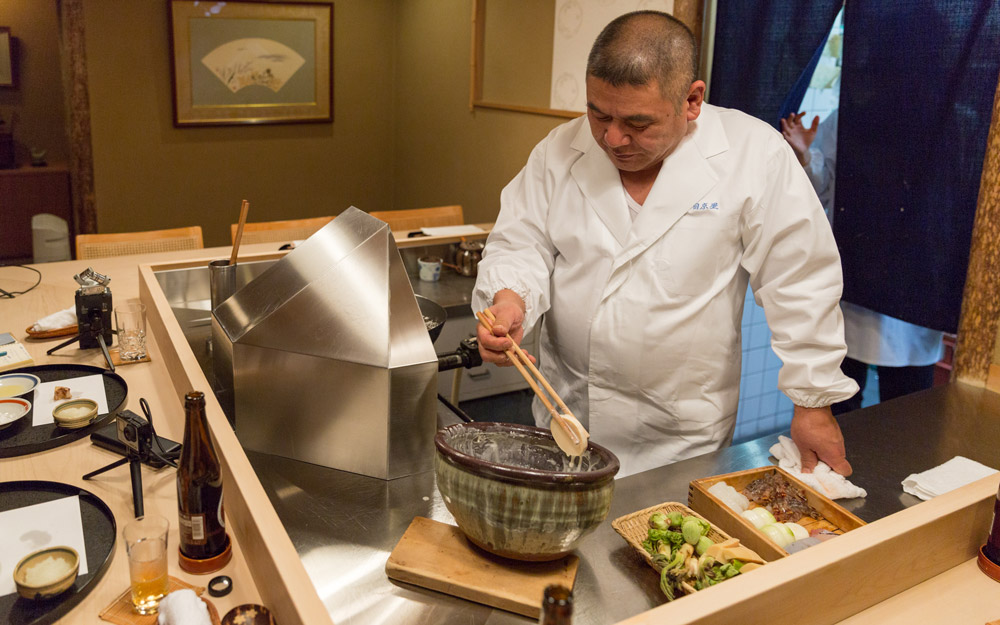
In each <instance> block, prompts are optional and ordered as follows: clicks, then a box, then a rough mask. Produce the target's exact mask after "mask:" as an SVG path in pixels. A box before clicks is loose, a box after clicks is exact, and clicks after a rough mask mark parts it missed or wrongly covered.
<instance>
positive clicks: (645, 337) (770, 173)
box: [473, 11, 857, 475]
mask: <svg viewBox="0 0 1000 625" xmlns="http://www.w3.org/2000/svg"><path fill="white" fill-rule="evenodd" d="M697 67H698V62H697V49H696V47H695V43H694V37H693V36H692V35H691V32H690V31H689V30H688V29H687V28H686V27H685V26H684V25H683V24H681V23H680V22H679V21H677V20H676V19H674V18H673V17H671V16H669V15H666V14H664V13H658V12H652V11H640V12H636V13H630V14H627V15H624V16H622V17H619V18H617V19H616V20H614V21H612V22H611V23H610V24H609V25H608V26H607V27H605V29H604V30H603V31H602V32H601V34H600V35H599V36H598V38H597V40H596V42H595V43H594V46H593V48H592V50H591V53H590V56H589V58H588V63H587V76H586V90H587V109H588V112H587V115H586V116H585V117H581V118H579V119H576V120H573V121H570V122H567V123H565V124H563V125H561V126H559V127H557V128H556V129H554V130H553V131H552V132H551V133H550V134H549V136H548V137H546V138H545V139H544V140H542V141H541V143H539V144H538V145H537V146H536V147H535V149H534V150H533V151H532V153H531V155H530V157H529V158H528V163H527V164H526V165H525V167H524V169H522V170H521V172H520V173H519V174H518V175H517V176H516V177H515V178H514V180H513V181H511V183H510V184H508V185H507V187H506V188H505V189H504V190H503V192H502V194H501V196H500V214H499V216H498V218H497V221H496V225H495V226H494V228H493V231H492V233H491V234H490V237H489V240H488V243H487V245H486V250H485V253H484V257H483V260H482V262H481V263H480V265H479V275H478V279H477V282H476V287H475V290H474V293H473V308H474V310H481V309H482V308H485V307H487V306H489V307H490V309H491V310H492V311H493V313H494V314H495V315H496V321H495V323H494V326H493V333H492V334H491V333H489V332H487V331H486V330H485V329H484V328H482V327H480V328H479V331H478V332H479V334H478V336H479V346H480V353H481V354H482V356H483V359H484V360H485V361H486V362H492V363H495V364H498V365H507V364H509V363H508V361H507V358H506V356H505V354H504V353H503V351H504V349H506V348H509V347H510V343H511V340H513V341H520V340H521V338H522V336H523V333H524V329H525V328H526V327H531V326H533V325H534V324H535V323H536V322H538V321H539V320H540V319H541V318H542V316H543V314H544V321H543V322H542V323H541V341H540V350H541V351H540V358H539V361H540V363H541V369H542V372H543V373H544V375H545V377H546V378H547V379H548V380H549V381H550V382H551V383H552V384H553V386H554V387H555V389H556V391H557V392H558V393H559V395H560V396H561V397H562V398H563V399H564V400H565V401H566V403H567V405H568V406H569V407H570V408H571V409H572V411H573V412H574V414H575V415H576V416H577V417H579V418H580V420H581V421H582V422H584V424H586V425H588V427H589V429H590V432H591V434H592V438H593V440H594V441H596V442H599V443H601V444H602V445H604V446H606V447H608V448H610V449H611V450H612V451H613V452H614V453H615V454H616V455H618V457H619V459H620V460H621V462H622V469H621V472H620V473H619V475H628V474H631V473H636V472H638V471H644V470H647V469H651V468H654V467H658V466H662V465H664V464H667V463H670V462H675V461H677V460H682V459H684V458H688V457H691V456H695V455H698V454H702V453H706V452H709V451H714V450H716V449H719V448H720V447H722V446H724V445H727V444H729V443H730V441H731V440H732V435H733V429H734V426H735V421H736V412H737V405H738V402H739V381H740V353H741V351H740V319H741V316H742V310H743V302H744V296H745V294H746V289H747V284H748V282H749V283H750V284H751V285H752V286H753V290H754V294H755V296H756V298H757V301H758V302H760V303H761V304H762V305H763V307H764V309H765V311H766V313H767V319H768V323H769V325H770V327H771V330H772V344H773V346H774V349H775V352H776V353H777V354H778V356H779V357H780V358H781V360H782V361H783V367H782V368H781V370H780V372H779V376H778V386H779V388H780V389H781V390H782V391H783V392H784V393H785V394H786V395H787V396H788V397H789V398H790V399H791V400H792V402H793V403H794V404H795V408H794V412H793V417H792V423H791V434H792V438H793V440H795V442H796V444H797V445H798V447H799V449H800V450H801V451H802V457H803V467H804V469H805V470H807V471H810V470H812V468H813V467H814V466H815V465H816V463H817V458H818V459H819V460H822V461H824V462H826V463H827V464H828V465H830V466H831V467H832V468H833V469H834V470H835V471H838V472H840V473H842V474H844V475H849V474H850V472H851V468H850V464H849V463H848V462H847V460H846V458H845V451H844V443H843V437H842V435H841V432H840V428H839V427H838V425H837V422H836V421H835V420H834V418H833V416H832V414H831V412H830V408H829V406H830V405H831V404H833V403H834V402H836V401H840V400H843V399H847V398H848V397H850V396H851V395H853V394H854V392H855V391H856V389H857V385H856V384H855V383H854V382H853V381H852V380H851V379H850V378H848V377H846V376H845V375H843V373H842V372H841V371H840V363H841V361H842V360H843V357H844V354H845V353H846V346H845V345H844V340H843V324H842V319H841V315H840V310H839V308H838V306H837V304H838V302H839V300H840V296H841V292H842V284H843V282H842V277H841V272H840V257H839V255H838V253H837V247H836V243H835V242H834V240H833V233H832V232H831V230H830V225H829V223H828V222H827V220H826V218H825V216H824V215H823V210H822V206H821V205H820V203H819V201H818V199H817V198H816V193H815V191H813V189H812V186H811V185H810V184H809V180H808V179H807V178H806V176H805V175H804V174H803V172H802V168H801V167H799V165H798V163H797V162H796V160H795V155H794V153H793V152H792V150H791V149H790V148H789V147H788V146H787V145H786V144H785V142H784V140H783V139H782V138H781V135H780V134H778V133H777V132H775V131H774V129H773V128H771V127H770V126H768V125H767V124H765V123H764V122H762V121H760V120H758V119H755V118H753V117H750V116H749V115H746V114H744V113H741V112H739V111H735V110H731V109H724V108H720V107H715V106H711V105H709V104H707V103H704V102H703V98H704V93H705V83H704V82H703V81H701V80H697V75H696V72H697ZM508 331H509V333H510V336H511V338H510V339H508V338H506V335H507V333H508ZM533 411H534V415H535V421H536V423H537V424H538V425H540V426H543V427H544V426H546V425H548V419H549V415H548V414H547V412H546V411H545V410H544V409H542V408H541V406H540V405H539V402H538V401H536V402H535V404H534V405H533Z"/></svg>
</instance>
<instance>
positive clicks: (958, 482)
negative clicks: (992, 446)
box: [903, 456, 997, 501]
mask: <svg viewBox="0 0 1000 625" xmlns="http://www.w3.org/2000/svg"><path fill="white" fill-rule="evenodd" d="M996 472H997V470H996V469H991V468H990V467H988V466H986V465H985V464H980V463H978V462H976V461H975V460H969V459H968V458H964V457H962V456H955V457H954V458H952V459H951V460H949V461H948V462H946V463H944V464H942V465H939V466H936V467H934V468H933V469H928V470H926V471H924V472H923V473H914V474H912V475H910V476H909V477H907V478H906V479H905V480H903V491H904V492H907V493H910V494H911V495H913V496H915V497H920V498H921V499H923V500H924V501H927V500H928V499H933V498H934V497H937V496H938V495H943V494H944V493H947V492H948V491H950V490H955V489H956V488H958V487H959V486H965V485H966V484H969V483H971V482H975V481H976V480H979V479H982V478H984V477H986V476H987V475H992V474H994V473H996Z"/></svg>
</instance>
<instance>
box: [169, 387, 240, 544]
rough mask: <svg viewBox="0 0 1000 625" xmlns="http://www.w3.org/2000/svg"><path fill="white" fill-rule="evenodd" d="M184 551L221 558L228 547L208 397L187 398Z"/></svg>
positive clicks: (180, 483)
mask: <svg viewBox="0 0 1000 625" xmlns="http://www.w3.org/2000/svg"><path fill="white" fill-rule="evenodd" d="M177 508H178V515H179V517H180V518H179V520H178V526H179V529H180V550H181V554H183V555H184V556H186V557H188V558H191V559H194V560H206V559H208V558H213V557H215V556H218V555H219V554H221V553H222V552H223V551H225V549H226V547H228V541H229V539H228V537H227V536H226V522H225V519H224V516H223V509H222V469H221V467H220V465H219V457H218V455H216V453H215V447H213V446H212V439H211V438H210V437H209V435H208V423H207V422H206V419H205V394H204V393H202V392H201V391H190V392H188V394H187V395H185V396H184V446H183V447H182V448H181V457H180V461H179V462H178V463H177Z"/></svg>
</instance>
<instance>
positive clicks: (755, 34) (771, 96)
mask: <svg viewBox="0 0 1000 625" xmlns="http://www.w3.org/2000/svg"><path fill="white" fill-rule="evenodd" d="M841 5H842V0H739V1H736V2H733V1H728V2H719V4H718V9H717V13H716V20H715V51H714V57H713V61H712V88H711V102H712V104H717V105H719V106H725V107H729V108H735V109H739V110H741V111H743V112H744V113H749V114H750V115H753V116H754V117H757V118H759V119H762V120H764V121H766V122H768V123H769V124H772V125H774V126H775V127H776V128H777V127H778V120H779V119H781V111H782V105H783V104H784V103H785V100H786V97H787V96H788V95H789V93H790V92H791V91H793V87H795V86H796V83H797V82H798V81H799V78H800V77H801V76H802V73H803V71H804V70H805V69H806V68H807V66H809V65H810V61H812V59H813V57H814V55H815V53H816V50H817V48H820V47H821V46H822V45H823V43H824V42H825V41H826V38H827V35H829V34H830V27H831V26H832V25H833V21H834V19H836V17H837V12H838V11H840V7H841ZM813 66H814V64H813ZM810 74H811V72H810ZM807 84H808V81H807ZM801 92H802V93H805V89H804V88H803V89H801ZM801 100H802V95H801V94H800V95H799V98H798V101H797V102H793V103H792V104H793V105H795V106H797V105H798V103H799V102H801Z"/></svg>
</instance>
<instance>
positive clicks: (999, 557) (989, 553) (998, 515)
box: [983, 491, 1000, 566]
mask: <svg viewBox="0 0 1000 625" xmlns="http://www.w3.org/2000/svg"><path fill="white" fill-rule="evenodd" d="M983 555H985V556H986V557H987V558H989V559H990V562H992V563H993V564H996V565H997V566H1000V491H997V498H996V501H994V502H993V527H992V528H991V529H990V535H989V537H988V538H987V539H986V544H985V545H983Z"/></svg>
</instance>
